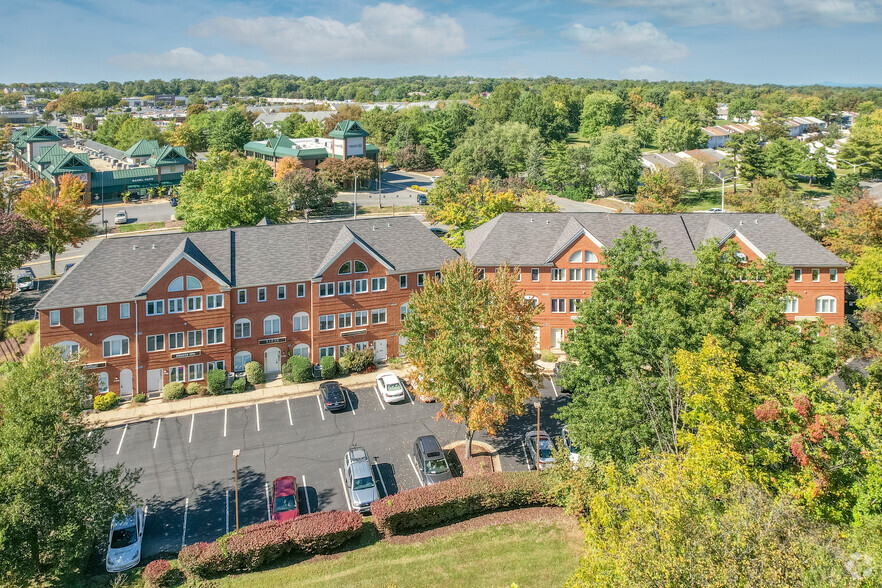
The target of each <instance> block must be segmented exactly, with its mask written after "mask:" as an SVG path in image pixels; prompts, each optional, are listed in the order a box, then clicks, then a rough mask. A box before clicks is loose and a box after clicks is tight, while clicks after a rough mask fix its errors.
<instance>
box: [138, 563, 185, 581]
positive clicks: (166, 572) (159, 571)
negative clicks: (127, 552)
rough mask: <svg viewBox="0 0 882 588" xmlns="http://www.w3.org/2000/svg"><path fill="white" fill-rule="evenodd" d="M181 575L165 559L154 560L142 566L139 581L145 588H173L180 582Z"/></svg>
mask: <svg viewBox="0 0 882 588" xmlns="http://www.w3.org/2000/svg"><path fill="white" fill-rule="evenodd" d="M180 576H181V573H180V572H179V571H178V570H176V569H175V568H173V567H171V564H170V563H169V561H168V560H167V559H155V560H153V561H151V562H150V563H149V564H147V565H146V566H144V571H143V572H141V579H142V580H144V585H146V586H147V588H162V587H163V586H174V585H175V584H179V583H180V581H181V578H180Z"/></svg>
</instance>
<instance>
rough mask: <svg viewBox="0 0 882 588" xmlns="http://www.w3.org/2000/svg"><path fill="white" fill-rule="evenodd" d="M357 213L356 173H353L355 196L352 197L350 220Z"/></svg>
mask: <svg viewBox="0 0 882 588" xmlns="http://www.w3.org/2000/svg"><path fill="white" fill-rule="evenodd" d="M357 211H358V172H355V195H354V196H353V197H352V218H355V215H356V213H357Z"/></svg>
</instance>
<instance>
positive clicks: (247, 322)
mask: <svg viewBox="0 0 882 588" xmlns="http://www.w3.org/2000/svg"><path fill="white" fill-rule="evenodd" d="M245 325H248V335H242V336H241V337H237V336H236V326H239V327H243V326H245ZM239 330H240V331H242V329H241V328H240V329H239ZM250 338H251V321H250V320H248V319H239V320H237V321H236V322H234V323H233V339H250Z"/></svg>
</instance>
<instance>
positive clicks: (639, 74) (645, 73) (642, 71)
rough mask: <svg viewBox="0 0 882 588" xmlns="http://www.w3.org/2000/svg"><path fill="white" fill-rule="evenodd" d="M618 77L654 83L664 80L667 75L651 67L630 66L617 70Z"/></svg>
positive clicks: (663, 71)
mask: <svg viewBox="0 0 882 588" xmlns="http://www.w3.org/2000/svg"><path fill="white" fill-rule="evenodd" d="M619 76H621V78H622V79H625V80H648V81H650V82H655V81H658V80H663V79H665V77H666V76H667V73H666V72H665V70H663V69H659V68H657V67H652V66H651V65H632V66H631V67H626V68H625V69H622V70H619Z"/></svg>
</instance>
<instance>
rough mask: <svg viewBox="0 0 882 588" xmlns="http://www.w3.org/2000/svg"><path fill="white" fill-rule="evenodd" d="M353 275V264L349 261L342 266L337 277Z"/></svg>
mask: <svg viewBox="0 0 882 588" xmlns="http://www.w3.org/2000/svg"><path fill="white" fill-rule="evenodd" d="M351 273H352V262H351V261H347V262H344V263H343V265H341V266H340V269H338V270H337V275H339V276H348V275H349V274H351Z"/></svg>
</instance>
